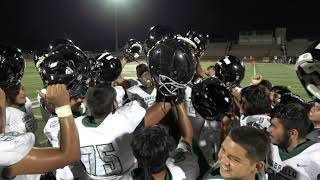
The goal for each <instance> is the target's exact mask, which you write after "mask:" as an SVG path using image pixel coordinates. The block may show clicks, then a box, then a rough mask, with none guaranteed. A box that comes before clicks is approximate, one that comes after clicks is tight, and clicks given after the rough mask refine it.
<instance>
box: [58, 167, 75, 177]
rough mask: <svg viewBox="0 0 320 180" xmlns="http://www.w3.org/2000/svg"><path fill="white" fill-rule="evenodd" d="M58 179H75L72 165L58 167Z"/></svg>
mask: <svg viewBox="0 0 320 180" xmlns="http://www.w3.org/2000/svg"><path fill="white" fill-rule="evenodd" d="M56 179H57V180H72V179H74V177H73V174H72V171H71V169H70V167H69V166H65V167H64V168H62V169H57V170H56Z"/></svg>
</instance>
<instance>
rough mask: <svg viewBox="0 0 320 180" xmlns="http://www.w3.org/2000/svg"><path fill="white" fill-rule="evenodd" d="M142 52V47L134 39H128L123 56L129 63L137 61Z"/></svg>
mask: <svg viewBox="0 0 320 180" xmlns="http://www.w3.org/2000/svg"><path fill="white" fill-rule="evenodd" d="M141 52H142V45H141V43H140V42H139V41H137V40H135V39H130V40H129V41H128V42H127V44H126V45H125V47H124V51H123V54H124V56H125V57H126V58H127V59H128V61H129V62H132V61H134V60H137V59H138V58H139V56H140V53H141Z"/></svg>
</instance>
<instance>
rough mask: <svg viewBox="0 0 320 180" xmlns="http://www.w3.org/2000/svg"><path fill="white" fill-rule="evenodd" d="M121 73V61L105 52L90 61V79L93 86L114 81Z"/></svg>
mask: <svg viewBox="0 0 320 180" xmlns="http://www.w3.org/2000/svg"><path fill="white" fill-rule="evenodd" d="M121 72H122V65H121V61H120V60H119V59H118V58H117V57H114V56H112V55H111V54H110V53H108V52H105V53H103V54H101V55H99V56H97V57H96V58H95V59H94V61H92V66H91V78H92V80H93V81H94V84H96V85H98V84H105V83H110V82H112V81H114V80H116V79H117V78H118V77H119V76H120V74H121Z"/></svg>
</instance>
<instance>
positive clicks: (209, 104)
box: [191, 77, 233, 121]
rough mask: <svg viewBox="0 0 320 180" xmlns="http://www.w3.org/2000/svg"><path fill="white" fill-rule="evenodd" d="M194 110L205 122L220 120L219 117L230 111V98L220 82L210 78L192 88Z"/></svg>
mask: <svg viewBox="0 0 320 180" xmlns="http://www.w3.org/2000/svg"><path fill="white" fill-rule="evenodd" d="M191 101H192V105H193V107H194V109H195V110H196V111H197V112H198V113H199V114H200V115H201V116H202V117H203V118H204V119H206V120H209V121H213V120H221V119H220V118H217V117H220V115H224V114H225V113H227V112H231V111H232V107H233V105H232V104H233V103H232V101H233V100H232V96H231V94H230V92H229V91H228V90H227V88H226V87H225V85H224V84H223V82H222V81H220V80H219V79H218V78H215V77H211V78H207V79H205V80H204V81H202V82H200V83H198V84H195V85H194V86H193V87H192V92H191Z"/></svg>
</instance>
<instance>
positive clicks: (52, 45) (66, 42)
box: [49, 38, 75, 51]
mask: <svg viewBox="0 0 320 180" xmlns="http://www.w3.org/2000/svg"><path fill="white" fill-rule="evenodd" d="M59 45H71V46H75V44H74V43H73V42H72V40H71V39H66V38H56V39H54V40H52V41H50V44H49V50H50V51H51V50H52V49H54V48H56V47H58V46H59Z"/></svg>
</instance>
